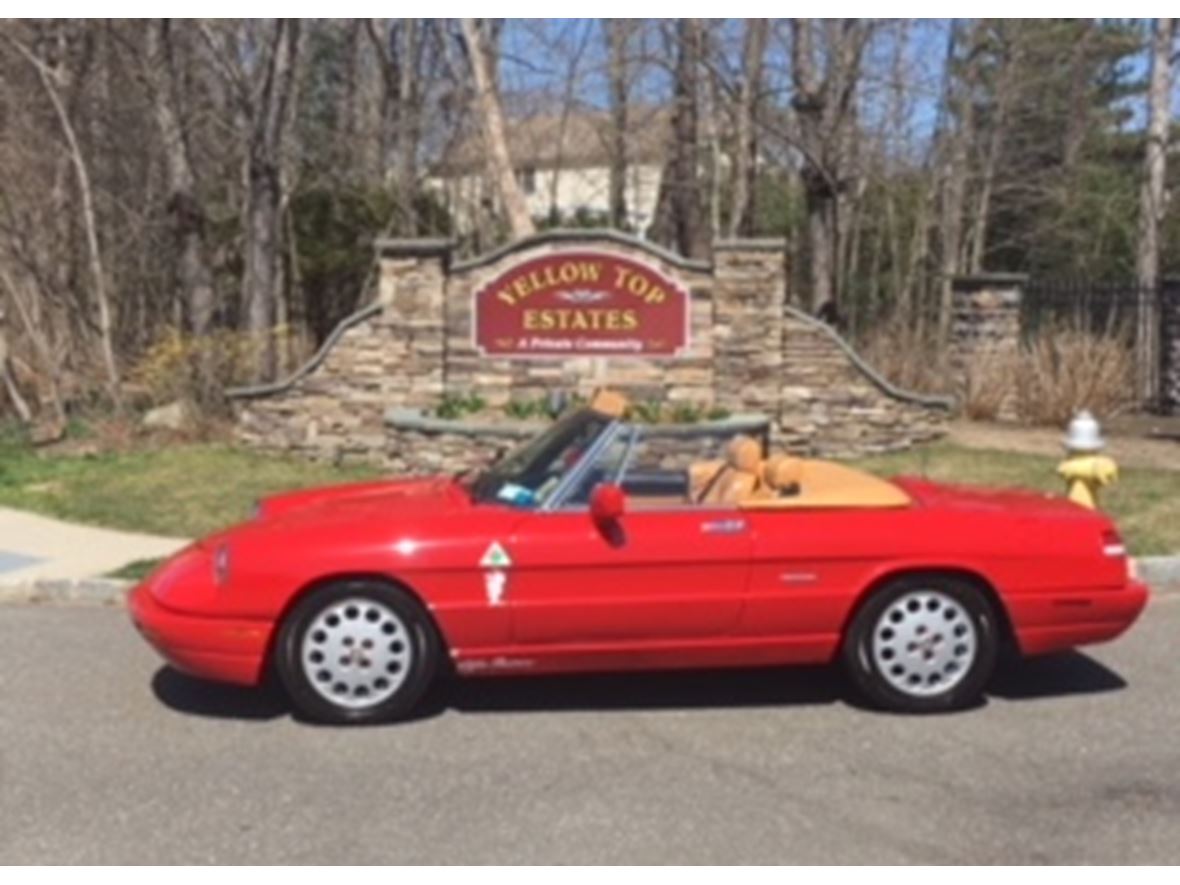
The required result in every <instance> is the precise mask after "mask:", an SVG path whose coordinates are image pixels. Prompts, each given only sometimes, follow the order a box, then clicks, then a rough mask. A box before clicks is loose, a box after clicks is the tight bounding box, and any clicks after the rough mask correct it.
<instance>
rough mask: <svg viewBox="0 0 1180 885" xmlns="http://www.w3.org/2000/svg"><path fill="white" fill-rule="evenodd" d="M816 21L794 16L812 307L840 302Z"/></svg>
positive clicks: (832, 188) (793, 51)
mask: <svg viewBox="0 0 1180 885" xmlns="http://www.w3.org/2000/svg"><path fill="white" fill-rule="evenodd" d="M815 27H816V24H815V22H813V21H810V20H807V19H792V21H791V37H792V39H791V75H792V79H793V81H794V89H795V95H794V99H793V101H792V105H793V107H794V109H795V116H796V118H797V119H798V121H799V146H800V148H801V149H802V152H803V155H804V162H803V170H802V173H801V178H802V181H803V195H804V203H805V206H806V211H807V240H808V243H807V245H808V261H807V264H808V268H809V277H810V279H811V298H810V303H809V304H808V307H809V309H810V310H811V311H812V312H813V313H815V312H817V311H818V310H819V309H820V308H821V307H823V306H824V305H828V304H834V290H833V285H832V283H833V280H832V270H833V266H834V261H833V257H834V252H833V248H834V241H835V236H834V225H833V220H834V219H833V217H832V216H833V209H832V203H833V201H834V198H835V190H836V189H835V186H834V184H833V182H832V180H831V177H830V175H829V174H828V170H827V169H826V168H825V167H824V141H825V139H824V110H825V105H826V96H825V95H824V93H825V92H826V90H824V89H823V88H822V86H821V82H820V78H819V74H818V72H817V71H816V67H815V40H814V29H815Z"/></svg>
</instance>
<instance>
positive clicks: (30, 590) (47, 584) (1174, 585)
mask: <svg viewBox="0 0 1180 885" xmlns="http://www.w3.org/2000/svg"><path fill="white" fill-rule="evenodd" d="M1135 565H1136V568H1137V569H1138V572H1139V579H1140V580H1141V581H1145V582H1147V584H1148V586H1149V587H1150V588H1151V591H1152V593H1153V594H1155V595H1157V596H1177V595H1180V556H1141V557H1140V558H1138V559H1136V560H1135ZM134 584H135V582H134V581H123V580H118V579H115V578H85V579H83V580H79V581H73V580H68V579H63V580H52V579H48V578H45V579H41V580H37V581H30V582H28V583H25V584H12V585H3V584H0V606H4V605H77V606H104V605H107V606H118V605H122V604H123V600H124V598H125V597H126V596H127V591H128V590H130V589H131V587H132V586H134Z"/></svg>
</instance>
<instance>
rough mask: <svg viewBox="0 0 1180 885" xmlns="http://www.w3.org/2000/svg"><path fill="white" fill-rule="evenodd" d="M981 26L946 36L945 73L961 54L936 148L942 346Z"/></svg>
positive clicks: (959, 238)
mask: <svg viewBox="0 0 1180 885" xmlns="http://www.w3.org/2000/svg"><path fill="white" fill-rule="evenodd" d="M979 28H980V24H979V22H975V23H973V24H972V25H970V26H969V28H968V30H967V33H963V32H962V29H961V27H960V25H959V24H958V23H957V22H956V23H955V24H953V25H952V26H951V28H950V31H949V35H948V37H947V53H946V63H947V69H948V71H949V70H950V69H951V67H952V66H953V65H956V64H957V63H959V58H958V55H959V52H960V51H961V50H962V51H963V52H964V53H965V58H964V59H963V60H962V62H961V64H962V67H963V71H962V74H961V76H959V77H952V76H950V75H949V74H948V76H947V87H946V88H947V93H946V106H947V108H948V109H949V110H950V115H949V119H948V120H947V121H946V123H945V125H944V127H943V133H942V140H941V146H940V149H939V183H940V184H939V189H940V198H939V245H940V248H939V253H938V254H939V268H938V269H939V292H940V295H939V309H938V340H939V342H940V343H941V344H945V343H946V341H947V340H948V338H949V335H950V323H951V308H952V305H951V298H952V293H953V288H952V281H953V278H954V276H955V274H957V273H958V272H959V271H960V270H961V269H962V266H963V264H962V249H963V212H964V207H965V205H966V199H967V176H968V174H969V172H970V167H969V165H968V156H969V151H970V148H971V145H972V143H973V142H974V140H975V96H974V95H973V92H972V90H973V89H974V86H975V81H976V77H977V75H978V53H977V51H976V50H977V42H976V40H977V37H978V35H979Z"/></svg>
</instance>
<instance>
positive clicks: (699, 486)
mask: <svg viewBox="0 0 1180 885" xmlns="http://www.w3.org/2000/svg"><path fill="white" fill-rule="evenodd" d="M724 467H725V462H724V461H721V460H718V461H697V462H696V463H695V464H690V465H688V500H689V501H699V500H701V496H702V495H704V493H705V487H706V486H708V485H709V483H710V482H712V481H713V479H714V478H715V477H716V476H717V474H718V473H720V472H721V470H722V469H724Z"/></svg>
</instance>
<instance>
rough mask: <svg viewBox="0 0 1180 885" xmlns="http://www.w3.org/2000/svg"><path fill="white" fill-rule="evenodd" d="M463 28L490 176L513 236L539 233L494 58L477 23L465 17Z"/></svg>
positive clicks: (477, 114) (518, 236) (462, 22)
mask: <svg viewBox="0 0 1180 885" xmlns="http://www.w3.org/2000/svg"><path fill="white" fill-rule="evenodd" d="M461 27H462V33H463V43H464V45H465V46H466V49H467V57H468V59H469V60H470V62H471V75H472V78H473V80H474V81H475V109H476V116H477V117H478V119H479V122H480V127H481V129H482V131H483V137H484V144H485V147H486V149H487V160H486V163H487V172H488V176H489V177H490V178H491V179H492V181H493V183H494V185H495V188H496V190H497V192H498V193H499V195H500V202H501V203H502V204H503V207H504V212H505V214H506V216H507V218H508V227H509V229H510V231H511V233H512V236H513V237H515V238H520V237H527V236H530V235H531V234H533V233H535V232H536V227H535V226H534V224H533V219H532V216H531V215H530V214H529V208H528V203H527V202H526V201H525V198H524V194H522V193H521V191H520V186H519V184H517V181H516V175H515V172H514V170H513V168H512V157H511V155H510V154H509V151H508V138H507V136H506V135H505V131H504V112H503V109H502V108H501V107H500V96H499V94H498V93H497V91H496V87H495V75H494V71H493V65H492V59H491V57H490V53H489V52H488V49H487V46H486V45H485V43H484V39H483V35H482V34H481V33H480V29H479V26H478V25H477V24H476V22H475V20H474V19H470V18H465V19H463V20H462V21H461Z"/></svg>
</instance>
